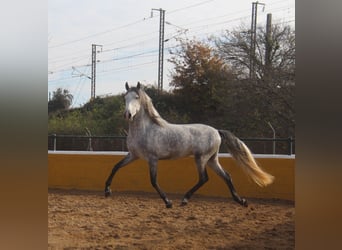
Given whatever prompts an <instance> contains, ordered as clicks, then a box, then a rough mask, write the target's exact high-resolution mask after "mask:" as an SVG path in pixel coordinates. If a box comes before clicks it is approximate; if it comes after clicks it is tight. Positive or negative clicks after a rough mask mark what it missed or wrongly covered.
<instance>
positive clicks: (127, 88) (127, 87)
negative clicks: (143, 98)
mask: <svg viewBox="0 0 342 250" xmlns="http://www.w3.org/2000/svg"><path fill="white" fill-rule="evenodd" d="M125 87H126V90H127V91H128V90H129V86H128V82H126V84H125Z"/></svg>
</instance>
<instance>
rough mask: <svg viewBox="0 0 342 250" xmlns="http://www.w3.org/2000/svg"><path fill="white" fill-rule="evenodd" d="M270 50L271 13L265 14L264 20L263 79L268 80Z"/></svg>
mask: <svg viewBox="0 0 342 250" xmlns="http://www.w3.org/2000/svg"><path fill="white" fill-rule="evenodd" d="M271 51H272V14H271V13H268V14H267V21H266V49H265V79H266V80H267V81H268V80H269V76H270V70H271V68H270V67H271Z"/></svg>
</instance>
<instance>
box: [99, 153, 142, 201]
mask: <svg viewBox="0 0 342 250" xmlns="http://www.w3.org/2000/svg"><path fill="white" fill-rule="evenodd" d="M136 159H137V157H135V156H133V155H132V154H131V153H128V154H127V155H126V156H125V158H123V159H122V160H121V161H119V162H118V163H117V164H116V165H115V166H114V167H113V169H112V172H111V173H110V175H109V177H108V178H107V181H106V186H105V196H106V197H108V196H109V195H111V193H112V191H111V190H110V185H111V184H112V180H113V177H114V175H115V173H116V172H117V171H118V170H119V169H120V168H122V167H124V166H126V165H127V164H128V163H131V162H132V161H134V160H136Z"/></svg>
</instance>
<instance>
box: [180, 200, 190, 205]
mask: <svg viewBox="0 0 342 250" xmlns="http://www.w3.org/2000/svg"><path fill="white" fill-rule="evenodd" d="M180 205H181V206H182V207H184V206H186V205H188V200H187V199H183V200H182V202H181V204H180Z"/></svg>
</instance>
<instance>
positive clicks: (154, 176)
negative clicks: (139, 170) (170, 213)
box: [149, 159, 172, 208]
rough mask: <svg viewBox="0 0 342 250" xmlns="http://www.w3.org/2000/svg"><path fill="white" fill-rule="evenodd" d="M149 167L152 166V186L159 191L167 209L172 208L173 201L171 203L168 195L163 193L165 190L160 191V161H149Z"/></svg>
mask: <svg viewBox="0 0 342 250" xmlns="http://www.w3.org/2000/svg"><path fill="white" fill-rule="evenodd" d="M149 166H150V178H151V184H152V186H153V187H154V188H155V190H157V192H158V194H159V195H160V197H161V198H162V199H163V201H164V202H165V205H166V208H172V201H170V200H169V199H168V198H167V197H166V194H165V193H164V192H163V190H161V189H160V187H159V185H158V182H157V171H158V160H157V159H151V160H149Z"/></svg>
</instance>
